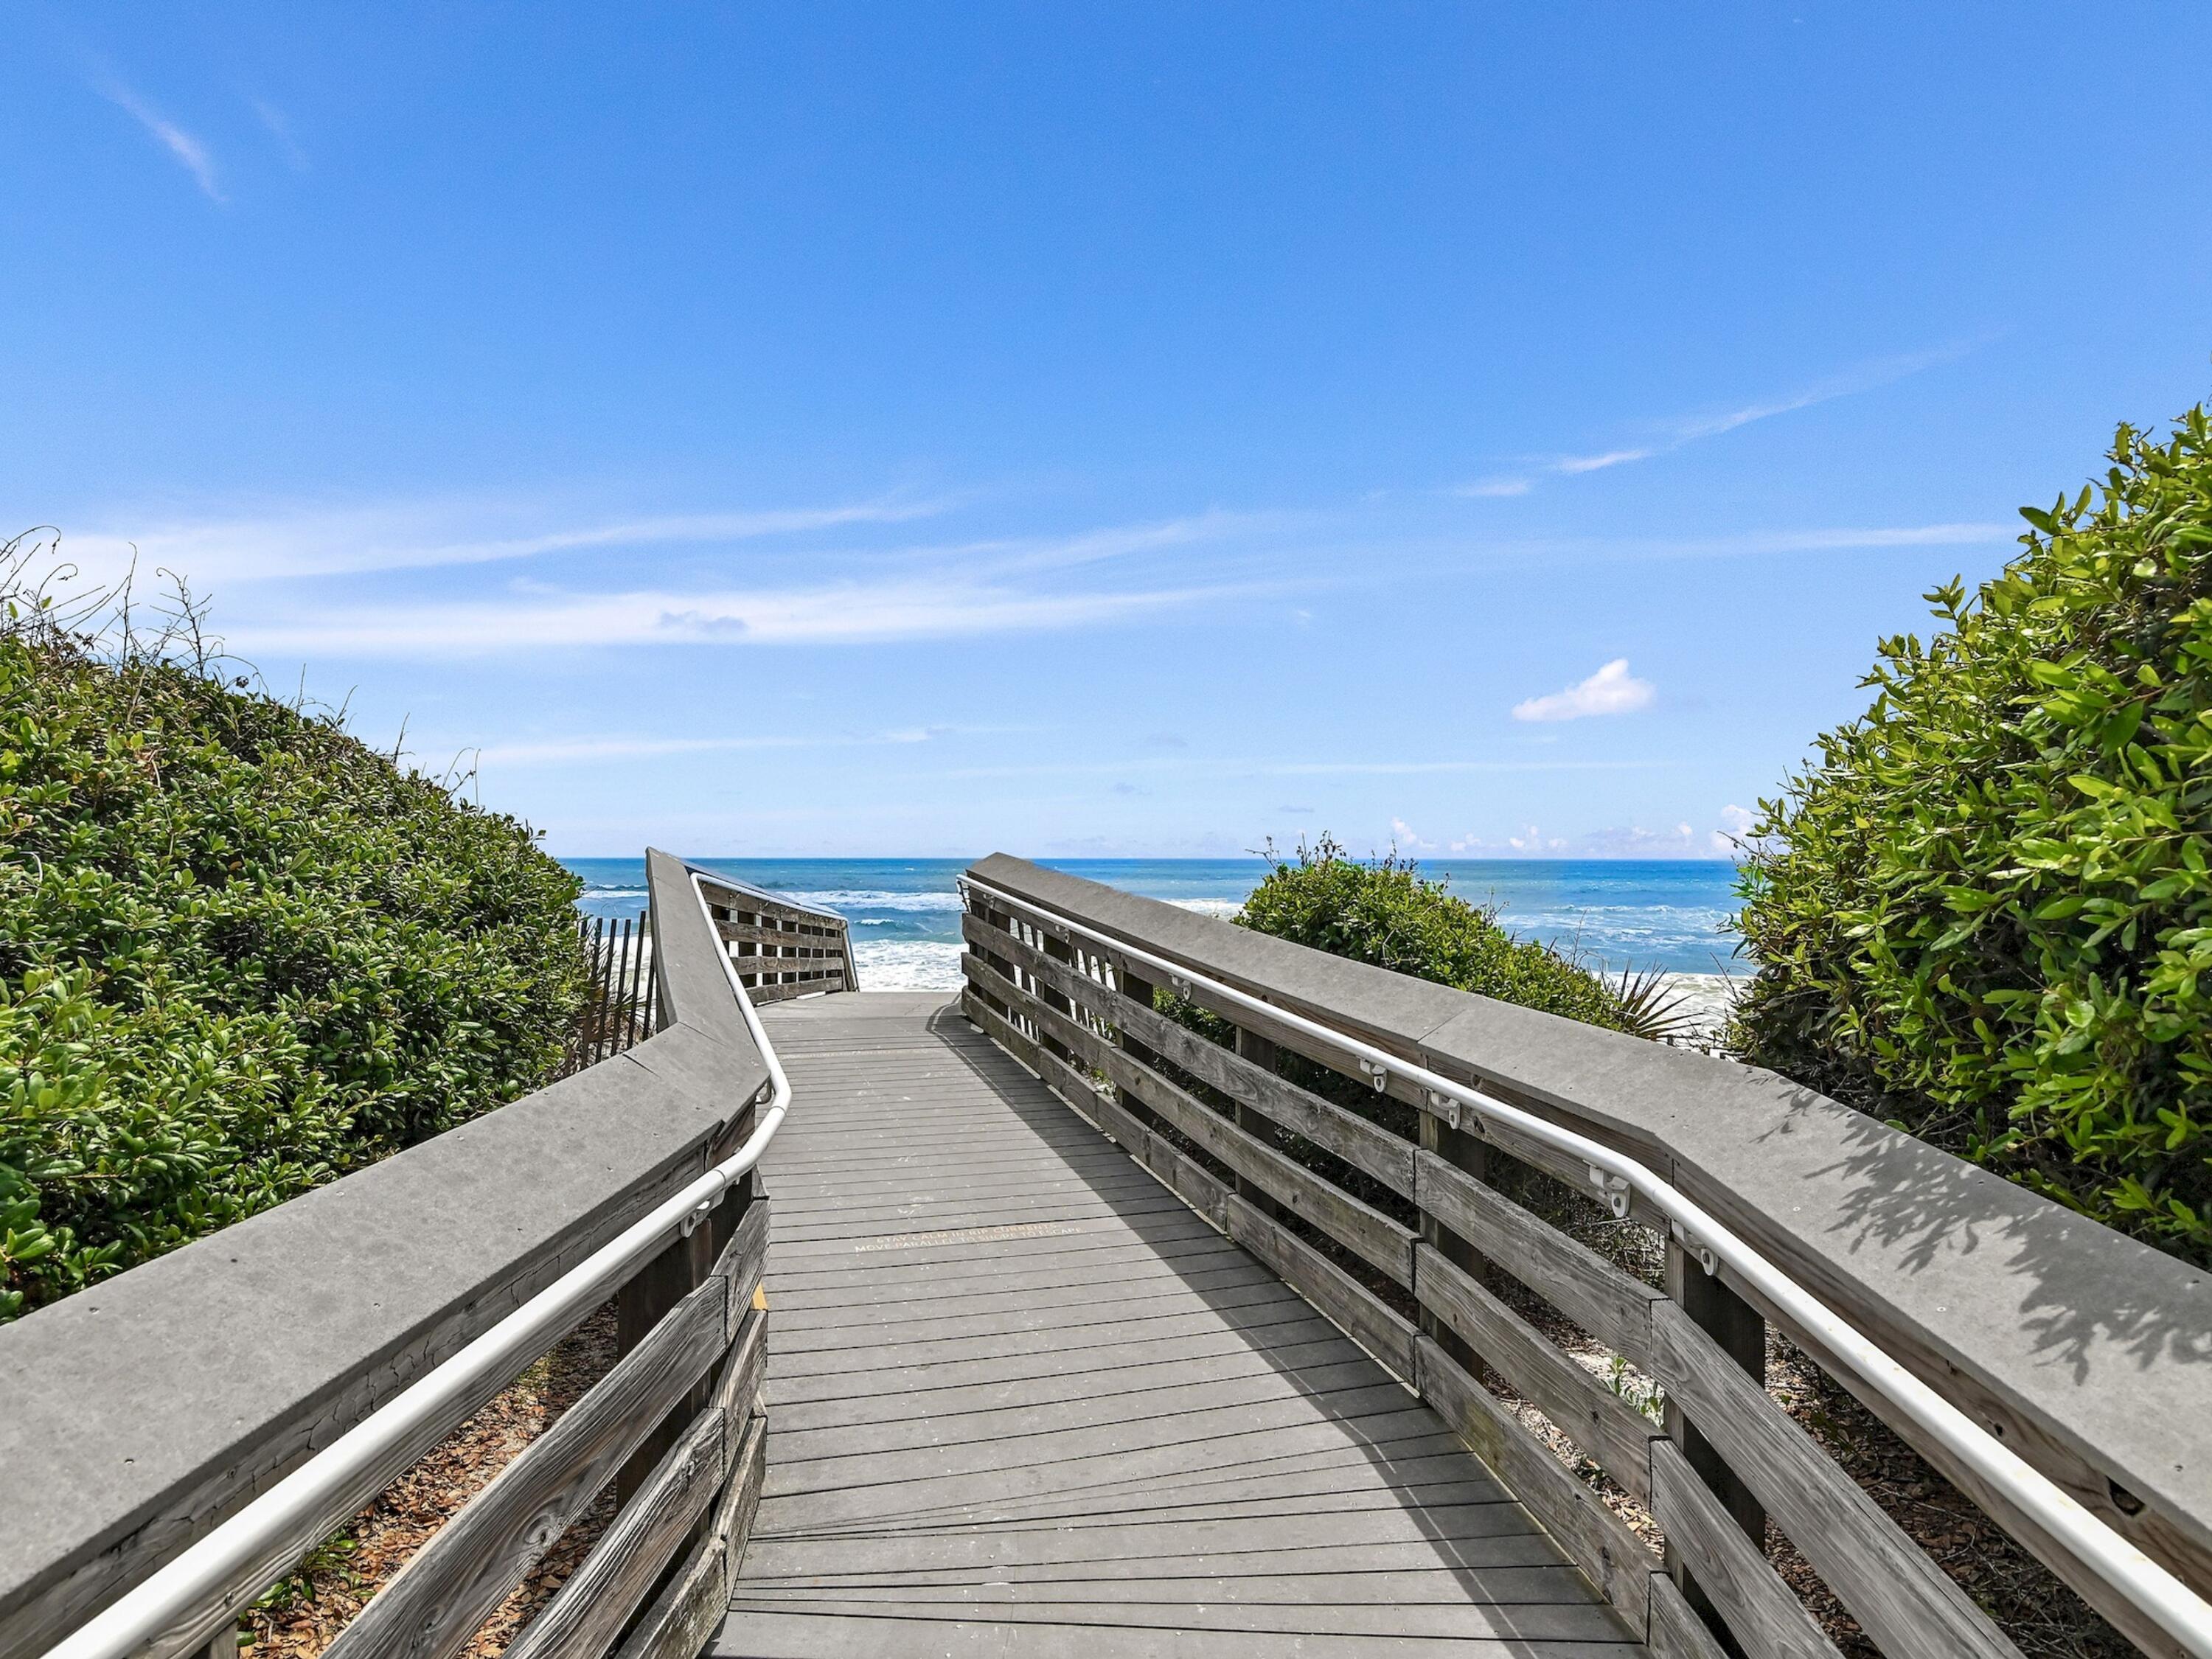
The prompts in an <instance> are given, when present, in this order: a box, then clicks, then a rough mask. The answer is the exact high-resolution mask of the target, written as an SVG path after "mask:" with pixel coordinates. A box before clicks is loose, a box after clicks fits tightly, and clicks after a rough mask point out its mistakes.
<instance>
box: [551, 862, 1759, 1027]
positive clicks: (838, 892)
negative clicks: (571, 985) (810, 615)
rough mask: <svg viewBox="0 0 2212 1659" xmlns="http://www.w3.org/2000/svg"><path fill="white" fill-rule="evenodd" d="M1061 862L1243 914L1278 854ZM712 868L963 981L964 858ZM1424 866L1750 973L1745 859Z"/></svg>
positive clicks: (631, 871) (1605, 958)
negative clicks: (1745, 957) (1740, 943)
mask: <svg viewBox="0 0 2212 1659" xmlns="http://www.w3.org/2000/svg"><path fill="white" fill-rule="evenodd" d="M698 862H699V863H700V864H701V865H702V866H705V867H707V868H708V869H713V870H720V871H722V872H725V873H726V874H728V875H731V876H735V877H738V878H741V879H743V880H745V881H748V882H750V883H751V884H753V885H754V886H756V887H764V888H766V889H768V890H769V891H771V892H778V893H788V894H790V895H791V896H793V898H795V899H800V900H804V901H805V902H807V903H810V904H819V905H823V906H826V907H827V908H829V909H832V910H835V911H836V912H837V913H838V914H839V915H842V916H844V917H846V918H847V919H848V921H850V922H851V924H852V928H853V941H854V943H853V954H854V966H855V967H856V968H857V969H859V972H860V986H861V988H862V989H863V990H877V991H891V990H937V989H945V990H951V989H953V988H956V987H957V986H958V985H959V983H960V967H959V955H960V897H959V894H958V892H957V890H956V888H955V887H954V885H953V879H954V878H955V877H957V875H958V874H959V873H960V872H961V871H962V870H963V869H964V868H965V867H966V863H965V861H964V860H959V859H701V860H698ZM1042 862H1043V863H1046V864H1048V865H1049V866H1051V867H1052V868H1054V869H1055V870H1065V871H1067V872H1069V873H1070V874H1073V875H1078V876H1087V877H1089V878H1091V880H1093V881H1100V882H1104V883H1105V884H1108V885H1109V886H1112V887H1119V888H1121V889H1123V890H1127V891H1128V892H1132V893H1142V894H1144V895H1145V896H1147V897H1150V898H1158V899H1165V900H1167V901H1168V902H1170V903H1171V904H1180V905H1182V906H1183V907H1184V908H1188V909H1192V910H1197V911H1201V912H1204V913H1205V914H1207V915H1218V916H1229V915H1235V914H1236V912H1237V908H1238V907H1239V906H1241V905H1242V904H1243V902H1244V897H1245V895H1247V894H1248V893H1249V892H1250V891H1251V890H1252V889H1253V888H1254V887H1255V885H1257V884H1258V883H1259V881H1260V878H1261V877H1262V876H1263V875H1265V874H1266V873H1267V865H1266V864H1265V863H1264V862H1262V861H1261V860H1258V859H1047V860H1042ZM562 863H563V864H565V865H567V866H568V867H569V868H570V869H571V870H574V872H576V873H577V874H578V875H579V876H580V877H582V878H583V880H584V884H585V885H584V896H583V900H582V902H581V904H580V908H581V909H582V910H583V912H584V913H585V914H586V915H593V916H635V915H637V914H638V913H639V912H640V911H641V910H642V909H643V908H645V861H644V860H642V859H563V860H562ZM1421 868H1422V871H1423V872H1424V873H1425V874H1427V875H1430V876H1441V877H1444V878H1449V882H1450V884H1451V890H1452V891H1454V892H1455V893H1456V894H1458V895H1459V896H1461V897H1462V898H1465V899H1468V900H1469V901H1470V902H1474V903H1479V904H1495V905H1496V906H1497V907H1498V920H1499V921H1501V922H1502V923H1503V924H1504V926H1505V927H1507V928H1509V929H1510V930H1511V931H1512V932H1513V933H1515V934H1516V935H1517V936H1518V937H1520V938H1523V939H1541V940H1543V941H1544V942H1545V943H1547V944H1551V945H1558V946H1559V948H1560V949H1562V950H1563V951H1566V952H1568V953H1569V954H1570V955H1572V956H1575V957H1578V958H1579V959H1580V960H1581V961H1583V963H1586V964H1587V965H1589V966H1590V967H1592V968H1598V969H1605V970H1607V971H1609V972H1614V973H1618V972H1619V971H1620V970H1621V969H1625V968H1629V969H1644V968H1657V969H1662V971H1664V972H1667V973H1668V974H1672V975H1682V976H1684V981H1685V988H1686V989H1696V990H1699V992H1700V993H1701V994H1715V993H1717V992H1719V991H1721V990H1723V989H1724V987H1725V979H1726V977H1727V976H1730V975H1740V974H1741V973H1742V972H1743V971H1744V969H1743V967H1742V965H1741V963H1738V962H1737V961H1736V960H1735V958H1734V957H1733V956H1732V954H1731V952H1732V951H1733V949H1734V946H1735V940H1734V939H1733V938H1732V937H1731V936H1730V935H1729V933H1727V931H1726V923H1727V921H1728V919H1729V916H1730V915H1733V914H1734V913H1735V908H1736V907H1735V866H1734V865H1732V864H1729V863H1727V862H1725V861H1723V860H1711V861H1707V860H1626V859H1622V860H1611V859H1585V860H1566V859H1561V860H1527V861H1516V860H1489V859H1486V860H1442V859H1440V860H1434V861H1428V860H1424V861H1423V863H1422V866H1421Z"/></svg>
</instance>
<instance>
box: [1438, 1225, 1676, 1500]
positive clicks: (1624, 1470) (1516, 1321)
mask: <svg viewBox="0 0 2212 1659" xmlns="http://www.w3.org/2000/svg"><path fill="white" fill-rule="evenodd" d="M1413 1286H1414V1293H1415V1295H1417V1296H1418V1297H1419V1298H1420V1301H1421V1305H1422V1306H1423V1307H1425V1308H1428V1309H1431V1310H1434V1311H1435V1312H1436V1313H1437V1316H1439V1317H1441V1318H1442V1319H1443V1322H1444V1323H1445V1325H1446V1326H1448V1327H1449V1328H1450V1329H1451V1330H1453V1331H1454V1332H1455V1333H1456V1334H1458V1335H1459V1336H1460V1338H1461V1339H1462V1340H1464V1341H1465V1342H1466V1343H1467V1345H1468V1346H1469V1347H1470V1348H1472V1349H1473V1350H1474V1352H1475V1353H1477V1354H1478V1355H1480V1357H1481V1358H1482V1360H1483V1362H1484V1363H1485V1364H1487V1365H1488V1366H1490V1368H1491V1369H1492V1370H1494V1371H1496V1372H1497V1373H1498V1375H1499V1376H1503V1377H1504V1379H1505V1380H1506V1382H1507V1383H1510V1384H1511V1385H1512V1387H1513V1389H1514V1391H1515V1392H1516V1393H1517V1394H1519V1395H1521V1397H1522V1399H1524V1400H1527V1401H1530V1402H1532V1403H1533V1404H1534V1406H1535V1407H1537V1408H1538V1409H1539V1410H1541V1412H1542V1413H1544V1415H1545V1416H1547V1417H1548V1418H1550V1419H1552V1421H1553V1422H1554V1423H1556V1424H1558V1425H1559V1428H1560V1430H1561V1431H1563V1432H1564V1433H1565V1434H1566V1435H1567V1436H1568V1437H1570V1438H1571V1439H1572V1440H1573V1441H1574V1443H1576V1444H1577V1445H1578V1446H1580V1447H1581V1448H1582V1449H1583V1451H1585V1452H1587V1453H1588V1454H1589V1455H1590V1456H1591V1457H1592V1458H1593V1459H1594V1460H1595V1461H1596V1462H1597V1463H1598V1464H1600V1465H1601V1467H1602V1468H1604V1470H1605V1472H1606V1473H1607V1474H1610V1475H1611V1476H1612V1477H1613V1480H1616V1481H1618V1482H1619V1483H1620V1486H1621V1487H1622V1488H1623V1489H1624V1490H1625V1491H1626V1492H1628V1493H1629V1495H1630V1496H1632V1497H1633V1498H1636V1499H1638V1501H1639V1502H1641V1501H1643V1500H1644V1499H1646V1498H1649V1497H1650V1492H1651V1476H1650V1450H1649V1448H1650V1443H1651V1442H1652V1441H1653V1440H1655V1439H1658V1438H1660V1437H1662V1435H1663V1434H1664V1432H1665V1431H1663V1430H1662V1429H1661V1428H1660V1426H1659V1425H1657V1424H1656V1423H1654V1422H1653V1421H1652V1420H1651V1419H1650V1418H1648V1417H1646V1416H1644V1414H1643V1413H1641V1412H1639V1411H1637V1410H1636V1409H1634V1408H1633V1407H1631V1406H1630V1405H1628V1403H1627V1402H1626V1401H1623V1400H1622V1399H1621V1397H1620V1395H1617V1394H1615V1393H1614V1392H1613V1390H1612V1389H1609V1388H1607V1387H1606V1385H1605V1384H1604V1383H1601V1382H1600V1381H1599V1380H1598V1379H1597V1378H1596V1377H1595V1376H1592V1375H1591V1374H1590V1373H1589V1371H1587V1370H1583V1367H1581V1366H1580V1365H1577V1364H1576V1363H1575V1362H1574V1361H1573V1360H1572V1359H1571V1358H1568V1357H1567V1356H1566V1355H1565V1354H1564V1353H1562V1352H1559V1349H1557V1348H1556V1347H1554V1346H1552V1344H1551V1343H1550V1342H1548V1341H1547V1340H1545V1339H1544V1337H1543V1336H1542V1335H1541V1334H1540V1333H1539V1332H1538V1331H1537V1330H1536V1329H1535V1328H1534V1326H1532V1325H1530V1324H1529V1323H1528V1321H1526V1320H1524V1319H1522V1317H1521V1316H1520V1315H1518V1314H1516V1313H1515V1312H1514V1311H1513V1310H1512V1309H1510V1308H1509V1307H1507V1306H1506V1305H1505V1304H1504V1303H1503V1302H1501V1301H1499V1300H1498V1298H1497V1297H1495V1296H1492V1294H1491V1293H1490V1291H1487V1290H1486V1289H1485V1288H1484V1287H1483V1285H1481V1284H1480V1282H1479V1281H1478V1280H1476V1279H1474V1277H1473V1276H1471V1275H1470V1274H1468V1273H1462V1271H1461V1270H1460V1269H1459V1268H1457V1267H1454V1266H1453V1265H1452V1264H1451V1263H1450V1262H1449V1261H1446V1260H1445V1259H1444V1258H1443V1255H1440V1254H1439V1253H1438V1252H1437V1251H1436V1250H1435V1249H1431V1247H1430V1246H1428V1245H1426V1244H1423V1245H1422V1246H1421V1247H1420V1248H1419V1249H1418V1250H1417V1251H1416V1252H1415V1266H1414V1271H1413Z"/></svg>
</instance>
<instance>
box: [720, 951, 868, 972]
mask: <svg viewBox="0 0 2212 1659" xmlns="http://www.w3.org/2000/svg"><path fill="white" fill-rule="evenodd" d="M730 966H731V967H732V968H733V969H736V970H737V971H738V973H740V974H805V975H813V976H816V977H819V976H821V975H842V974H843V973H844V971H845V958H844V957H843V955H842V953H841V952H839V951H813V950H808V951H793V952H792V953H790V954H777V955H774V956H769V955H758V956H742V957H739V956H733V957H731V958H730Z"/></svg>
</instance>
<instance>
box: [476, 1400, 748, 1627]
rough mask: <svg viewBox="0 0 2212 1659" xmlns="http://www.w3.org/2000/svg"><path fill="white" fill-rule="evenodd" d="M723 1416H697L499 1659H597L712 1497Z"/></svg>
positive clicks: (723, 1459)
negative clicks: (590, 1549) (574, 1569)
mask: <svg viewBox="0 0 2212 1659" xmlns="http://www.w3.org/2000/svg"><path fill="white" fill-rule="evenodd" d="M734 1432H735V1431H734V1426H733V1425H732V1423H731V1420H730V1418H729V1416H728V1414H727V1413H725V1412H723V1411H721V1410H720V1409H719V1408H717V1407H708V1409H707V1410H706V1411H703V1412H702V1413H699V1415H698V1417H697V1418H696V1419H694V1420H693V1422H692V1424H691V1426H690V1429H688V1430H687V1431H685V1432H684V1436H683V1437H682V1438H680V1439H678V1441H677V1443H675V1444H674V1445H672V1446H671V1447H670V1448H669V1449H668V1453H667V1455H665V1457H663V1458H662V1459H661V1460H660V1462H659V1464H658V1465H657V1466H656V1467H655V1468H654V1469H653V1473H652V1474H650V1475H649V1476H647V1479H646V1482H645V1484H644V1486H641V1487H640V1488H639V1489H638V1492H637V1495H636V1496H635V1497H634V1498H631V1499H630V1501H629V1503H628V1504H626V1505H624V1506H623V1511H622V1513H621V1514H620V1515H617V1516H616V1517H615V1519H614V1523H613V1524H612V1525H611V1526H610V1527H609V1528H607V1529H606V1531H605V1533H604V1534H602V1535H601V1536H600V1539H599V1542H598V1543H596V1544H594V1545H592V1552H591V1553H590V1554H589V1555H587V1556H586V1557H585V1558H584V1562H583V1565H581V1566H580V1567H578V1568H577V1569H576V1571H574V1572H573V1573H571V1574H570V1575H569V1576H568V1580H567V1582H566V1583H563V1584H562V1586H561V1588H560V1589H559V1591H558V1592H556V1594H555V1595H554V1597H553V1599H552V1600H551V1601H549V1602H547V1603H546V1604H545V1607H544V1609H543V1610H542V1611H541V1612H540V1613H538V1616H537V1618H535V1619H533V1620H531V1621H530V1623H529V1624H528V1625H527V1626H525V1628H524V1629H523V1631H522V1632H521V1634H520V1635H519V1636H518V1637H516V1638H515V1639H514V1640H513V1642H511V1643H509V1644H507V1656H506V1659H599V1656H600V1655H601V1654H603V1653H605V1651H606V1650H608V1649H609V1648H610V1647H612V1646H613V1645H614V1642H615V1638H617V1637H618V1636H620V1635H621V1634H622V1630H623V1626H624V1625H626V1624H628V1623H629V1616H630V1614H631V1613H634V1612H635V1611H636V1610H637V1605H638V1603H639V1602H641V1601H644V1600H645V1598H646V1595H647V1592H648V1591H650V1590H651V1589H653V1584H654V1583H655V1582H656V1581H657V1580H658V1579H659V1577H660V1573H661V1570H662V1569H663V1568H664V1567H665V1566H666V1565H668V1559H669V1558H670V1557H671V1555H673V1554H675V1553H676V1551H677V1550H678V1547H681V1546H682V1544H683V1542H684V1538H685V1536H686V1534H689V1533H690V1530H691V1526H692V1523H693V1522H696V1520H698V1518H699V1517H700V1516H702V1515H703V1514H705V1513H706V1512H707V1509H708V1505H709V1504H712V1503H713V1502H714V1498H715V1497H716V1495H717V1494H718V1493H719V1492H720V1490H721V1486H722V1476H723V1474H724V1472H725V1470H726V1468H727V1457H728V1454H729V1450H730V1448H729V1447H728V1446H727V1445H726V1444H725V1439H726V1437H733V1436H734Z"/></svg>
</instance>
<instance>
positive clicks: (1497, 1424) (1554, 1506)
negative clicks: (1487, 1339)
mask: <svg viewBox="0 0 2212 1659" xmlns="http://www.w3.org/2000/svg"><path fill="white" fill-rule="evenodd" d="M1417 1354H1418V1365H1419V1388H1420V1391H1421V1398H1422V1399H1424V1400H1425V1401H1428V1402H1429V1404H1430V1405H1431V1406H1432V1407H1435V1408H1436V1410H1437V1412H1438V1413H1441V1414H1442V1415H1443V1419H1444V1421H1445V1422H1447V1423H1449V1425H1451V1426H1452V1429H1453V1431H1455V1433H1457V1434H1458V1436H1459V1437H1460V1438H1461V1439H1462V1440H1464V1441H1466V1442H1467V1443H1468V1446H1469V1447H1471V1448H1472V1449H1474V1454H1475V1455H1476V1456H1478V1457H1480V1459H1482V1461H1483V1462H1485V1463H1486V1464H1488V1465H1489V1466H1490V1468H1491V1469H1492V1471H1493V1472H1494V1473H1495V1474H1497V1476H1498V1479H1499V1480H1501V1481H1503V1482H1504V1485H1505V1486H1506V1488H1507V1490H1508V1491H1510V1492H1512V1494H1513V1495H1514V1497H1515V1498H1518V1499H1519V1500H1520V1501H1521V1503H1522V1505H1523V1506H1524V1507H1526V1508H1527V1510H1528V1512H1529V1514H1531V1515H1533V1516H1535V1517H1536V1521H1537V1523H1538V1524H1539V1525H1540V1526H1541V1527H1542V1528H1544V1530H1545V1531H1546V1532H1547V1533H1549V1534H1551V1535H1552V1541H1553V1543H1555V1544H1557V1545H1558V1546H1559V1547H1560V1548H1561V1549H1562V1550H1564V1551H1565V1552H1566V1555H1567V1559H1569V1560H1571V1561H1572V1562H1573V1563H1574V1564H1575V1565H1577V1567H1580V1568H1581V1569H1582V1571H1583V1575H1584V1576H1585V1577H1588V1578H1589V1581H1590V1583H1592V1584H1593V1585H1594V1586H1595V1588H1596V1589H1597V1592H1598V1594H1599V1595H1602V1596H1603V1597H1604V1598H1605V1599H1606V1600H1607V1601H1609V1602H1611V1603H1612V1604H1613V1607H1614V1608H1615V1609H1616V1610H1617V1611H1618V1612H1619V1613H1620V1616H1621V1617H1622V1618H1624V1619H1626V1620H1627V1621H1628V1624H1629V1628H1630V1629H1632V1630H1633V1631H1634V1632H1637V1634H1638V1636H1641V1635H1642V1634H1643V1632H1644V1627H1645V1621H1646V1620H1647V1619H1648V1617H1649V1616H1650V1594H1651V1586H1650V1581H1651V1579H1652V1578H1653V1577H1655V1576H1658V1567H1659V1563H1658V1560H1657V1559H1656V1557H1654V1556H1653V1554H1652V1553H1651V1552H1650V1550H1648V1549H1646V1548H1645V1547H1644V1543H1643V1541H1642V1540H1641V1539H1639V1538H1638V1537H1637V1535H1636V1534H1634V1533H1632V1532H1631V1531H1629V1529H1628V1528H1627V1527H1626V1525H1624V1524H1623V1523H1622V1522H1621V1521H1620V1517H1619V1516H1615V1515H1614V1514H1613V1511H1612V1510H1608V1509H1607V1508H1606V1506H1605V1501H1604V1500H1603V1499H1602V1498H1600V1497H1599V1496H1598V1495H1597V1494H1596V1493H1595V1492H1592V1491H1591V1490H1590V1489H1589V1487H1588V1486H1584V1485H1583V1483H1582V1482H1581V1481H1579V1480H1577V1479H1575V1477H1574V1476H1573V1475H1572V1474H1570V1473H1568V1471H1567V1470H1566V1469H1565V1468H1564V1467H1563V1466H1562V1465H1561V1464H1560V1462H1559V1460H1558V1459H1557V1458H1555V1457H1553V1455H1552V1454H1551V1452H1550V1451H1549V1450H1547V1449H1546V1448H1545V1447H1544V1446H1542V1445H1541V1444H1539V1443H1538V1442H1537V1440H1536V1437H1534V1435H1532V1434H1530V1433H1529V1432H1528V1430H1527V1429H1525V1428H1523V1427H1522V1425H1521V1423H1520V1420H1519V1419H1516V1417H1515V1416H1514V1415H1513V1414H1512V1413H1510V1412H1509V1411H1507V1410H1506V1409H1505V1407H1503V1406H1501V1405H1500V1404H1498V1401H1496V1400H1494V1399H1492V1397H1491V1394H1490V1391H1489V1390H1488V1389H1486V1388H1484V1387H1483V1386H1482V1384H1480V1383H1478V1382H1476V1381H1475V1380H1474V1378H1473V1377H1471V1376H1468V1374H1467V1372H1466V1371H1464V1370H1462V1369H1461V1368H1460V1366H1459V1364H1458V1363H1457V1362H1456V1361H1455V1360H1454V1359H1453V1358H1452V1357H1451V1356H1450V1355H1449V1354H1448V1353H1446V1352H1444V1351H1443V1348H1441V1347H1439V1346H1437V1343H1436V1342H1435V1341H1434V1340H1431V1338H1428V1337H1425V1336H1424V1337H1421V1338H1419V1340H1418V1344H1417Z"/></svg>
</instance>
